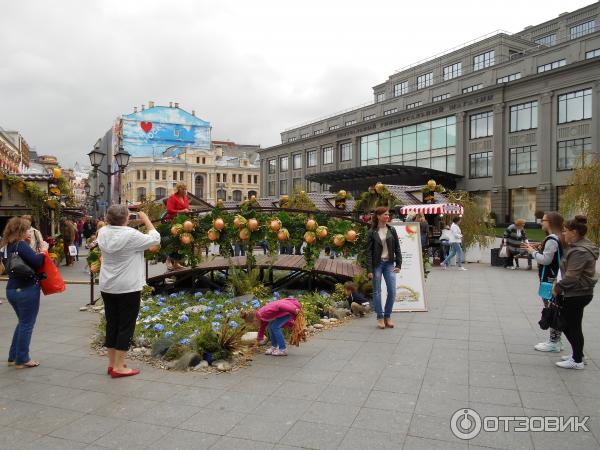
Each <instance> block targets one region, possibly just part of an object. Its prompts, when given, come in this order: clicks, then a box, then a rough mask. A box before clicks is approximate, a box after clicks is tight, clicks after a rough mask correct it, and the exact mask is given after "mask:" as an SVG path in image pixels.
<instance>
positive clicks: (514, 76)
mask: <svg viewBox="0 0 600 450" xmlns="http://www.w3.org/2000/svg"><path fill="white" fill-rule="evenodd" d="M519 78H521V72H518V73H511V74H510V75H506V76H504V77H501V78H498V79H496V83H497V84H502V83H508V82H509V81H515V80H518V79H519Z"/></svg>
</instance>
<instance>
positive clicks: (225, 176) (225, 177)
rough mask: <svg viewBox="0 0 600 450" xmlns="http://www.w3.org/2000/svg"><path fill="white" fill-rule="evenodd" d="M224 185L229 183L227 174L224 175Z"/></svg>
mask: <svg viewBox="0 0 600 450" xmlns="http://www.w3.org/2000/svg"><path fill="white" fill-rule="evenodd" d="M223 183H227V174H226V173H224V174H223Z"/></svg>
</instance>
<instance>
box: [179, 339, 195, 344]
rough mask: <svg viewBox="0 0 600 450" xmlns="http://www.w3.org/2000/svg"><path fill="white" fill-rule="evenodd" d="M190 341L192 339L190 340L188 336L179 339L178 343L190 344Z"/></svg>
mask: <svg viewBox="0 0 600 450" xmlns="http://www.w3.org/2000/svg"><path fill="white" fill-rule="evenodd" d="M190 342H192V341H190V340H189V339H188V338H183V339H182V340H180V341H179V343H180V344H181V345H190Z"/></svg>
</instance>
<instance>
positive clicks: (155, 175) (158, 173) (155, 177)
mask: <svg viewBox="0 0 600 450" xmlns="http://www.w3.org/2000/svg"><path fill="white" fill-rule="evenodd" d="M154 179H155V180H160V170H155V171H154Z"/></svg>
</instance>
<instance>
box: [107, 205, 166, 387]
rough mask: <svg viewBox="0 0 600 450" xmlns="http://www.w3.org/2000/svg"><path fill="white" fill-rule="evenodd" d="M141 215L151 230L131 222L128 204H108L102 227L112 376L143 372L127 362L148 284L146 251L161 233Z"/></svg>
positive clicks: (158, 241) (108, 343) (109, 369)
mask: <svg viewBox="0 0 600 450" xmlns="http://www.w3.org/2000/svg"><path fill="white" fill-rule="evenodd" d="M138 216H139V219H140V220H141V221H142V223H143V225H144V226H145V227H146V230H148V234H144V233H142V232H140V231H138V230H136V229H134V228H131V227H128V226H127V225H128V223H129V209H128V208H127V206H126V205H112V206H111V207H110V208H108V211H107V213H106V217H107V220H108V225H107V226H105V227H102V228H101V229H99V230H98V247H100V251H101V252H102V265H101V266H100V293H101V294H102V299H103V300H104V311H105V317H106V340H105V343H104V345H105V347H106V348H107V349H108V374H109V375H110V376H111V377H112V378H118V377H127V376H132V375H137V374H138V373H140V371H139V370H137V369H130V368H127V367H126V366H125V355H126V354H127V351H128V350H129V346H130V344H131V339H132V337H133V332H134V330H135V322H136V319H137V316H138V313H139V309H140V298H141V291H142V288H143V287H144V285H145V284H146V280H145V274H144V267H145V266H144V251H145V250H147V249H148V248H150V247H151V246H153V245H157V244H159V243H160V234H158V231H156V230H155V229H154V225H152V222H151V221H150V219H148V216H147V215H146V214H145V213H144V212H139V213H138Z"/></svg>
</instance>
